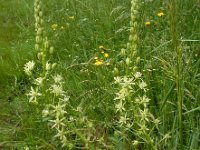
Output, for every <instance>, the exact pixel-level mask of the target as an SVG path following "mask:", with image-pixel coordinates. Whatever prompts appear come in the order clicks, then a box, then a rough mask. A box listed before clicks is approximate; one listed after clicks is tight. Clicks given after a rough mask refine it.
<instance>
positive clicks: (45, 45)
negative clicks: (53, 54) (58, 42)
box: [44, 41, 49, 49]
mask: <svg viewBox="0 0 200 150" xmlns="http://www.w3.org/2000/svg"><path fill="white" fill-rule="evenodd" d="M44 47H45V49H48V48H49V42H48V41H45V43H44Z"/></svg>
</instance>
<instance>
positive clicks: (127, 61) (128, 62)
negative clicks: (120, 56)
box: [126, 57, 131, 66]
mask: <svg viewBox="0 0 200 150" xmlns="http://www.w3.org/2000/svg"><path fill="white" fill-rule="evenodd" d="M130 64H131V60H130V58H128V57H127V58H126V65H128V66H129V65H130Z"/></svg>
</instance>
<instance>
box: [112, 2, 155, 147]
mask: <svg viewBox="0 0 200 150" xmlns="http://www.w3.org/2000/svg"><path fill="white" fill-rule="evenodd" d="M141 4H142V3H141V1H139V0H132V1H131V20H130V35H129V41H128V43H127V47H126V49H122V50H121V57H122V59H123V60H122V63H123V64H124V65H123V68H124V72H123V71H121V72H123V73H121V74H119V75H118V76H116V77H115V78H114V80H115V82H114V83H115V84H116V86H117V91H116V97H115V98H114V101H115V108H116V115H117V116H118V120H117V121H116V124H117V125H118V131H116V133H117V134H118V136H121V139H122V141H123V144H124V146H125V147H127V145H128V144H127V143H132V145H131V146H130V147H134V149H139V147H140V148H142V149H149V150H154V149H156V146H155V144H154V139H153V138H152V137H151V131H152V130H153V128H155V127H158V124H159V120H158V119H156V118H155V117H154V116H153V115H152V114H151V112H150V110H149V101H150V99H149V98H148V97H147V92H148V86H147V84H146V82H145V80H144V79H143V77H142V73H141V72H140V71H139V69H138V63H139V61H140V56H139V55H137V54H138V40H139V37H138V32H139V31H138V30H139V28H138V26H139V15H140V5H141ZM115 70H118V69H117V68H115ZM120 70H122V68H120ZM131 131H134V133H132V132H131ZM133 135H134V136H133Z"/></svg>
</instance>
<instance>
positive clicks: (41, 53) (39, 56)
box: [37, 52, 43, 60]
mask: <svg viewBox="0 0 200 150" xmlns="http://www.w3.org/2000/svg"><path fill="white" fill-rule="evenodd" d="M42 57H43V52H39V53H38V54H37V58H38V59H39V60H42Z"/></svg>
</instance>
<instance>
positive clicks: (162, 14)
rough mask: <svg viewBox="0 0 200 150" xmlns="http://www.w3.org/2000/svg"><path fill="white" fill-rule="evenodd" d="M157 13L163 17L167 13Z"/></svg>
mask: <svg viewBox="0 0 200 150" xmlns="http://www.w3.org/2000/svg"><path fill="white" fill-rule="evenodd" d="M157 15H158V17H163V16H164V15H165V14H164V13H163V12H159V13H158V14H157Z"/></svg>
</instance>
